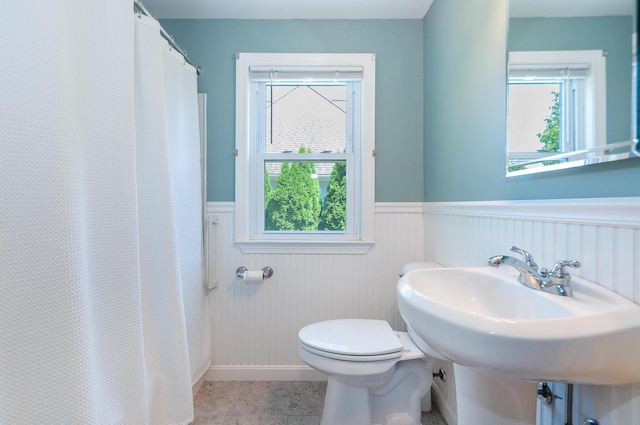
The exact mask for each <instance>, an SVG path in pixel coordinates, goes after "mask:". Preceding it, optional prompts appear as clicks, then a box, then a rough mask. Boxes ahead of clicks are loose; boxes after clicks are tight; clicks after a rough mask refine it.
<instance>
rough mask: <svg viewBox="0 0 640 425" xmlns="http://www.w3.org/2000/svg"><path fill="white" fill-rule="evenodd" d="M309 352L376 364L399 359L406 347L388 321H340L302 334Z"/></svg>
mask: <svg viewBox="0 0 640 425" xmlns="http://www.w3.org/2000/svg"><path fill="white" fill-rule="evenodd" d="M298 339H299V342H300V345H301V346H302V348H304V349H305V350H307V351H309V352H311V353H314V354H317V355H320V356H323V357H328V358H332V359H337V360H346V361H362V362H373V361H381V360H390V359H397V358H399V357H400V356H401V355H402V350H403V344H402V342H401V341H400V339H399V337H398V335H396V333H395V332H394V331H393V329H391V326H389V323H387V322H386V321H384V320H372V319H337V320H328V321H324V322H318V323H312V324H310V325H308V326H305V327H304V328H302V329H301V330H300V332H299V333H298Z"/></svg>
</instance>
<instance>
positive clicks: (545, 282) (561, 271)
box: [487, 246, 580, 297]
mask: <svg viewBox="0 0 640 425" xmlns="http://www.w3.org/2000/svg"><path fill="white" fill-rule="evenodd" d="M511 251H513V252H517V253H519V254H522V256H523V257H524V261H523V260H520V259H518V258H514V257H510V256H508V255H495V256H493V257H490V258H489V259H488V260H487V264H488V265H490V266H492V267H500V266H502V265H503V264H506V265H508V266H511V267H513V268H514V269H516V270H518V271H519V272H520V274H519V276H518V282H520V283H522V284H523V285H525V286H528V287H529V288H533V289H537V290H538V291H545V292H551V293H553V294H557V295H562V296H565V297H571V296H573V290H572V289H571V286H570V285H569V282H571V275H570V274H569V273H568V272H567V271H566V270H565V268H564V267H567V266H568V267H573V268H577V267H580V262H579V261H575V260H560V261H558V262H556V264H555V265H554V266H553V269H551V271H549V270H547V269H544V268H543V269H540V270H539V271H538V265H537V264H536V263H535V261H534V260H533V257H531V254H529V253H528V252H527V251H525V250H523V249H520V248H518V247H515V246H512V247H511Z"/></svg>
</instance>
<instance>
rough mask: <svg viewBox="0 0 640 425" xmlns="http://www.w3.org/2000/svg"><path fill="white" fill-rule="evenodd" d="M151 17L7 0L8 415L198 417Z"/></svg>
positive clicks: (90, 6)
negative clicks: (193, 399) (192, 390)
mask: <svg viewBox="0 0 640 425" xmlns="http://www.w3.org/2000/svg"><path fill="white" fill-rule="evenodd" d="M142 21H144V20H143V19H141V18H139V17H137V16H135V15H134V14H133V10H132V3H131V1H130V0H101V1H91V2H87V1H85V0H58V1H55V2H49V1H36V0H9V1H8V2H6V3H5V4H3V13H2V14H0V149H1V151H0V423H2V424H4V423H7V424H14V423H16V424H18V423H25V424H27V423H29V424H31V423H64V424H136V425H137V424H153V425H155V424H186V423H189V422H190V421H191V420H192V418H193V407H192V396H191V383H192V376H191V375H192V372H191V370H190V360H189V348H188V336H187V331H186V327H187V323H186V319H185V306H184V304H183V302H184V300H185V297H184V296H183V294H184V291H183V286H184V285H183V284H182V280H181V279H182V275H183V274H184V273H183V270H184V269H183V268H182V265H181V264H182V263H184V259H181V255H182V254H185V252H186V251H185V249H184V248H181V247H180V245H179V244H180V241H184V240H185V238H184V237H182V236H180V235H179V234H178V233H179V231H178V230H177V227H176V220H177V219H176V216H178V215H180V212H179V211H178V210H176V208H175V207H174V204H173V200H174V189H173V187H172V181H173V180H174V179H175V173H176V172H177V171H176V170H177V168H176V167H174V166H173V165H171V164H170V161H169V160H170V159H171V157H172V155H173V154H172V151H171V149H173V148H172V147H171V140H172V137H171V136H170V135H169V130H168V128H170V127H171V124H169V123H168V122H170V121H171V118H172V117H171V116H169V115H170V114H171V112H170V109H168V107H167V106H166V101H167V98H171V99H173V98H172V97H171V96H172V95H169V94H164V93H165V92H166V90H165V89H164V86H165V74H164V62H162V65H161V66H160V67H159V68H156V64H157V59H158V57H160V58H164V56H165V47H164V46H163V45H162V43H161V39H160V36H159V34H158V28H157V23H147V24H148V25H147V24H143V26H145V27H148V28H142V29H140V28H137V29H136V25H139V23H140V22H142ZM154 25H155V28H154ZM149 28H152V29H149ZM147 30H148V31H147ZM147 32H155V35H156V36H157V37H156V41H157V42H156V45H157V46H160V47H158V48H155V47H153V43H152V42H151V41H149V40H147V39H148V38H150V37H147V36H146V35H145V34H146V33H147ZM143 51H144V54H142V52H143ZM134 70H135V71H134ZM193 96H194V102H195V92H194V93H193ZM172 101H173V100H172ZM196 126H197V124H196ZM196 128H197V127H196ZM196 143H197V142H196ZM199 221H201V220H199ZM197 250H198V249H197V248H196V250H195V251H197ZM181 253H182V254H181ZM189 255H191V254H189ZM196 255H197V253H196ZM195 267H197V266H192V268H195ZM197 285H198V287H199V288H201V287H202V286H201V283H198V284H197ZM195 291H197V289H196V290H195ZM200 295H202V294H200ZM199 302H200V304H202V298H200V301H199Z"/></svg>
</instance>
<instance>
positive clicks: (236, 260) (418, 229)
mask: <svg viewBox="0 0 640 425" xmlns="http://www.w3.org/2000/svg"><path fill="white" fill-rule="evenodd" d="M207 213H208V215H209V235H210V239H209V252H210V253H211V256H210V258H209V265H210V267H211V268H212V269H211V270H210V273H209V276H210V277H209V279H210V281H212V282H214V281H217V288H215V289H211V290H210V291H209V306H210V309H211V318H212V331H213V359H212V366H211V368H210V369H209V371H208V372H207V378H206V379H207V380H312V379H326V378H325V377H324V375H321V374H319V373H318V372H315V371H313V370H312V369H310V368H308V367H307V366H305V365H304V364H303V363H302V361H301V360H300V358H299V357H298V352H297V350H298V348H297V335H298V330H299V329H300V328H302V327H303V326H305V325H307V324H309V323H312V322H317V321H321V320H328V319H336V318H371V319H383V320H387V321H389V323H390V324H391V326H392V327H393V328H394V329H396V330H404V329H405V326H404V323H403V321H402V319H401V317H400V314H399V313H398V308H397V303H396V283H397V281H398V273H399V272H400V271H401V269H402V266H403V265H404V264H406V263H408V262H415V261H423V259H424V246H425V245H424V241H423V235H424V229H423V223H424V219H423V203H421V202H420V203H377V204H376V207H375V245H374V246H373V247H372V248H371V250H369V252H368V253H366V254H340V255H336V254H326V253H316V254H291V253H288V254H245V253H242V251H241V250H240V249H239V248H238V247H237V246H236V245H235V244H234V228H235V226H234V204H233V203H219V202H210V203H208V205H207ZM240 266H245V267H247V268H248V269H249V270H260V269H262V268H263V267H264V266H270V267H272V268H273V271H274V274H273V276H272V277H271V278H270V279H267V280H265V281H264V282H263V283H249V282H243V281H242V280H241V279H237V278H236V269H237V268H238V267H240Z"/></svg>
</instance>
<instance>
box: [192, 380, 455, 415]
mask: <svg viewBox="0 0 640 425" xmlns="http://www.w3.org/2000/svg"><path fill="white" fill-rule="evenodd" d="M326 389H327V383H326V382H314V381H309V382H298V381H293V382H292V381H255V382H253V381H241V382H211V381H207V382H205V383H204V384H203V385H202V388H200V391H198V394H197V395H196V397H195V400H194V406H195V421H194V422H193V423H194V425H319V424H320V415H321V414H322V406H323V403H324V393H325V391H326ZM335 425H348V424H335ZM422 425H446V422H445V421H444V419H443V418H442V415H441V414H440V412H438V411H437V409H435V406H434V410H433V411H432V412H430V413H423V414H422Z"/></svg>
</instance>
